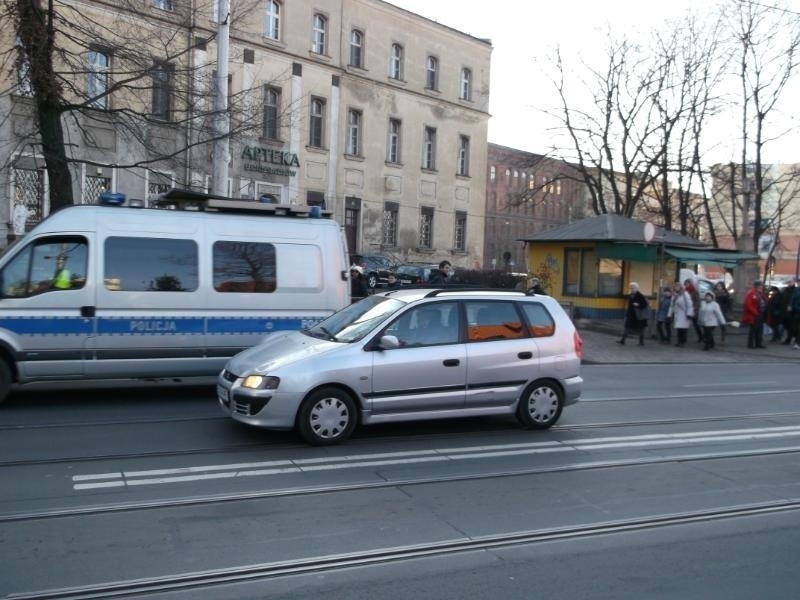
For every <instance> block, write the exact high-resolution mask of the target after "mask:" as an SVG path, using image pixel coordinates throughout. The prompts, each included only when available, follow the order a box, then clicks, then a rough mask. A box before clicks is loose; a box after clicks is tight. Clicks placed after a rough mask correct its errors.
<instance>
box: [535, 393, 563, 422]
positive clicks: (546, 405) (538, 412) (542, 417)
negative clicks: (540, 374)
mask: <svg viewBox="0 0 800 600" xmlns="http://www.w3.org/2000/svg"><path fill="white" fill-rule="evenodd" d="M557 409H558V395H557V394H556V393H555V391H553V389H552V388H549V387H547V386H544V387H540V388H536V389H535V390H533V392H532V393H531V395H530V396H529V397H528V413H530V415H531V418H532V419H533V420H534V421H536V422H537V423H546V422H547V421H549V420H550V419H552V418H553V415H555V414H556V410H557Z"/></svg>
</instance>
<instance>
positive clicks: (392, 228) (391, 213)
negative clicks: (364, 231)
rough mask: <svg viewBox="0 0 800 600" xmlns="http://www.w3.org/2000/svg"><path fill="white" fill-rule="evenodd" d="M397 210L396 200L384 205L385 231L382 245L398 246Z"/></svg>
mask: <svg viewBox="0 0 800 600" xmlns="http://www.w3.org/2000/svg"><path fill="white" fill-rule="evenodd" d="M397 212H398V205H397V203H396V202H387V203H386V204H384V206H383V231H382V234H381V245H383V246H387V247H390V248H393V247H395V246H397Z"/></svg>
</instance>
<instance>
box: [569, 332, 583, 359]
mask: <svg viewBox="0 0 800 600" xmlns="http://www.w3.org/2000/svg"><path fill="white" fill-rule="evenodd" d="M572 342H573V344H575V354H576V355H577V357H578V358H583V340H582V339H581V335H580V334H579V333H578V330H577V329H576V330H575V333H574V334H572Z"/></svg>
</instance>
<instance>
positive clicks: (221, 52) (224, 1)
mask: <svg viewBox="0 0 800 600" xmlns="http://www.w3.org/2000/svg"><path fill="white" fill-rule="evenodd" d="M218 2H219V18H218V22H219V24H218V26H217V76H216V78H215V81H214V85H215V92H216V93H215V94H214V136H215V138H216V140H215V141H214V151H213V154H212V163H213V169H212V173H213V175H212V179H211V185H212V188H211V191H212V193H214V194H215V195H217V196H227V195H228V163H229V162H230V160H231V149H230V139H229V133H230V115H229V114H228V56H229V54H230V29H231V0H218Z"/></svg>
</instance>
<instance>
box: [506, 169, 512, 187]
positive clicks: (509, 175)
mask: <svg viewBox="0 0 800 600" xmlns="http://www.w3.org/2000/svg"><path fill="white" fill-rule="evenodd" d="M509 185H511V169H506V186H509Z"/></svg>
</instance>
